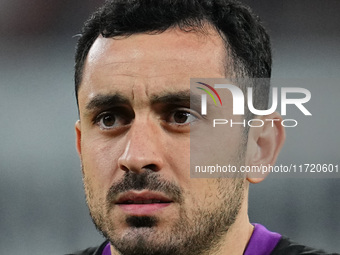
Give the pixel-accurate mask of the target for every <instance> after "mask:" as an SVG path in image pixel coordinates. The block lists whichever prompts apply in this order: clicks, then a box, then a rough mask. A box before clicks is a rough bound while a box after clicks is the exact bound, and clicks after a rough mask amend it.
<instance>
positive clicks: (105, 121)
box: [101, 114, 116, 128]
mask: <svg viewBox="0 0 340 255" xmlns="http://www.w3.org/2000/svg"><path fill="white" fill-rule="evenodd" d="M115 122H116V118H115V117H114V116H113V115H112V114H107V115H104V116H103V117H102V120H101V124H102V125H103V127H105V128H110V127H113V126H114V125H115Z"/></svg>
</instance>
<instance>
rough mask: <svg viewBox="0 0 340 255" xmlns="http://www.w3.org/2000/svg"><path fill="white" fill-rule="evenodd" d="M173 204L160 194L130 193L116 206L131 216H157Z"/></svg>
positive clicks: (120, 198) (123, 195)
mask: <svg viewBox="0 0 340 255" xmlns="http://www.w3.org/2000/svg"><path fill="white" fill-rule="evenodd" d="M172 203H173V201H172V200H171V199H170V198H169V197H167V196H165V195H164V194H161V193H158V192H151V191H141V192H134V191H130V192H127V193H124V194H122V195H121V196H119V197H118V199H117V202H116V203H115V204H116V205H118V206H119V208H120V209H122V210H123V212H125V213H127V214H129V215H135V216H147V215H152V214H155V213H156V212H158V211H159V210H162V209H164V208H166V207H168V206H170V205H171V204H172Z"/></svg>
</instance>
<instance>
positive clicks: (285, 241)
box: [271, 236, 339, 255]
mask: <svg viewBox="0 0 340 255" xmlns="http://www.w3.org/2000/svg"><path fill="white" fill-rule="evenodd" d="M299 254H301V255H302V254H303V255H339V254H338V253H326V252H324V251H322V250H317V249H313V248H311V247H308V246H305V245H301V244H298V243H295V242H293V241H291V240H290V239H289V238H287V237H285V236H283V237H282V238H281V240H280V241H279V243H278V244H277V245H276V247H275V249H274V250H273V251H272V253H271V255H299Z"/></svg>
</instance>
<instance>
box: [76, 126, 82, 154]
mask: <svg viewBox="0 0 340 255" xmlns="http://www.w3.org/2000/svg"><path fill="white" fill-rule="evenodd" d="M75 130H76V148H77V152H78V155H79V157H80V158H81V126H80V120H77V122H76V124H75Z"/></svg>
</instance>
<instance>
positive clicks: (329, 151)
mask: <svg viewBox="0 0 340 255" xmlns="http://www.w3.org/2000/svg"><path fill="white" fill-rule="evenodd" d="M102 2H103V1H99V0H96V1H94V0H93V1H90V0H82V1H80V0H73V1H66V0H59V1H52V0H31V1H23V0H0V254H64V253H67V252H71V251H75V250H78V249H81V248H85V247H88V246H91V245H97V244H99V243H100V242H101V241H102V237H101V236H100V234H98V233H97V232H96V230H95V228H94V226H93V224H92V222H91V219H90V217H89V216H88V211H87V207H86V205H85V199H84V195H83V188H82V181H81V171H80V163H79V159H78V157H77V154H76V150H75V142H74V140H75V135H74V122H75V121H76V120H77V109H76V103H75V99H74V92H73V55H74V48H75V44H76V40H77V39H76V38H75V37H74V36H75V35H76V34H77V33H79V31H80V28H81V26H82V23H83V21H84V20H85V19H86V18H87V17H88V16H89V14H90V13H91V12H92V11H93V10H95V9H96V7H98V6H100V5H101V4H102ZM246 2H247V3H248V4H249V5H250V6H251V7H253V9H254V11H255V12H256V13H258V14H259V15H260V16H261V18H262V20H263V22H264V23H265V25H266V27H267V28H268V30H269V33H270V35H271V37H272V44H273V53H274V65H273V84H274V86H293V87H304V88H307V89H309V90H310V91H311V93H312V100H311V102H310V103H309V104H308V107H307V108H308V109H309V110H310V111H311V112H312V114H313V116H311V117H309V118H308V117H304V116H301V114H298V112H297V113H292V115H291V116H289V117H288V116H287V118H295V119H299V126H298V127H296V128H290V129H288V130H287V142H286V144H285V147H284V149H283V152H282V153H281V155H280V157H279V160H278V164H285V165H287V164H290V163H297V164H301V163H333V164H340V136H339V126H340V125H339V123H340V122H339V119H340V113H339V112H340V111H339V109H340V103H339V98H338V97H339V96H340V88H339V86H340V47H339V46H340V29H339V28H340V15H339V12H340V1H339V0H327V1H325V0H298V1H296V0H285V1H272V0H256V1H255V0H253V1H252V0H247V1H246ZM286 78H293V79H292V80H294V82H296V83H295V84H285V81H286ZM288 80H289V79H288ZM300 120H301V121H300ZM339 184H340V179H336V178H333V179H329V178H328V179H325V178H322V179H318V178H310V177H309V178H298V179H297V178H274V177H269V178H268V179H267V180H265V181H264V182H263V183H260V184H258V185H252V186H251V190H250V202H249V214H250V219H251V221H252V222H260V223H263V224H265V225H266V226H267V227H268V228H269V229H271V230H273V231H277V232H280V233H282V234H285V235H287V236H290V237H291V238H293V239H295V240H297V241H299V242H303V243H306V244H308V245H311V246H316V247H320V248H324V249H326V250H328V251H330V252H336V251H337V252H340V241H339V240H340V236H339V233H340V195H339V194H340V185H339Z"/></svg>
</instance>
